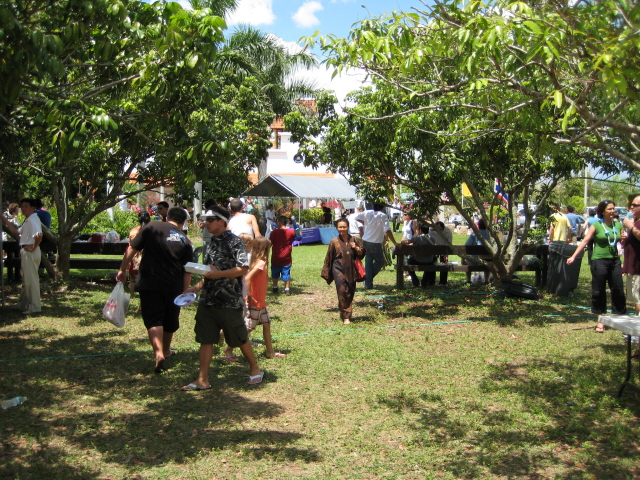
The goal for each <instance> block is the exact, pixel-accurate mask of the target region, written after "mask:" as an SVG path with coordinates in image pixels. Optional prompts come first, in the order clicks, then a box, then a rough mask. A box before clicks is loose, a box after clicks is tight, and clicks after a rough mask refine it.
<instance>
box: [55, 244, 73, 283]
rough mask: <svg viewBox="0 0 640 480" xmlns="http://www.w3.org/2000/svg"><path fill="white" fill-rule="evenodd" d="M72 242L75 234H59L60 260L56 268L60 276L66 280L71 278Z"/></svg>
mask: <svg viewBox="0 0 640 480" xmlns="http://www.w3.org/2000/svg"><path fill="white" fill-rule="evenodd" d="M71 242H73V234H71V233H68V232H65V234H63V233H60V234H59V236H58V261H57V262H56V270H57V271H58V276H59V277H62V278H63V279H64V280H68V279H69V261H70V260H71Z"/></svg>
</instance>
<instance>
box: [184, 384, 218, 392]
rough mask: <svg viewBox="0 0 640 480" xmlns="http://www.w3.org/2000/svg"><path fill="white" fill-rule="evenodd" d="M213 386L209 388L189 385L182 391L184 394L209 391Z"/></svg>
mask: <svg viewBox="0 0 640 480" xmlns="http://www.w3.org/2000/svg"><path fill="white" fill-rule="evenodd" d="M210 388H211V385H209V386H208V387H201V386H200V385H196V384H195V383H190V384H189V385H185V386H184V387H182V388H181V389H180V390H182V391H183V392H199V391H200V390H209V389H210Z"/></svg>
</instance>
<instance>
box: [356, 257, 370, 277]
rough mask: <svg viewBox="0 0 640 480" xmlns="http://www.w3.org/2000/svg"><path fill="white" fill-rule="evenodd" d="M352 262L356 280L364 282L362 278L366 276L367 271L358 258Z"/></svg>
mask: <svg viewBox="0 0 640 480" xmlns="http://www.w3.org/2000/svg"><path fill="white" fill-rule="evenodd" d="M354 263H355V267H356V282H364V279H365V278H366V277H367V273H366V271H365V269H364V266H363V265H362V261H361V260H360V259H359V258H356V259H355V261H354Z"/></svg>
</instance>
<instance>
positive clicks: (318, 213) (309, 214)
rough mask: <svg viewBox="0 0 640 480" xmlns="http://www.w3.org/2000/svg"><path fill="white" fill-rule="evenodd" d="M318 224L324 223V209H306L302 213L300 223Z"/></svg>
mask: <svg viewBox="0 0 640 480" xmlns="http://www.w3.org/2000/svg"><path fill="white" fill-rule="evenodd" d="M305 222H316V224H321V223H322V209H321V208H305V209H303V210H302V211H301V212H300V218H299V219H298V223H305Z"/></svg>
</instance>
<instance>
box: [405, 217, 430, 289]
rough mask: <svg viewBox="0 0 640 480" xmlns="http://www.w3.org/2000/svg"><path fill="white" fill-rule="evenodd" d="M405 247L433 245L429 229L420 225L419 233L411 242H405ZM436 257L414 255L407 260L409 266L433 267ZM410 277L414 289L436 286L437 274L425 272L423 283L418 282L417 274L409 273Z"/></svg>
mask: <svg viewBox="0 0 640 480" xmlns="http://www.w3.org/2000/svg"><path fill="white" fill-rule="evenodd" d="M402 244H403V245H415V246H426V245H433V244H434V243H433V241H432V240H431V238H429V227H428V226H427V225H426V224H424V223H419V224H418V233H417V235H414V236H413V237H411V239H410V240H403V241H402ZM435 260H436V258H435V256H434V255H412V256H410V257H409V258H408V259H407V265H433V264H434V263H435ZM409 276H411V282H412V283H413V286H414V287H420V286H422V288H424V287H428V286H431V285H435V283H436V272H424V274H423V275H422V282H418V276H417V275H416V272H409Z"/></svg>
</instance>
